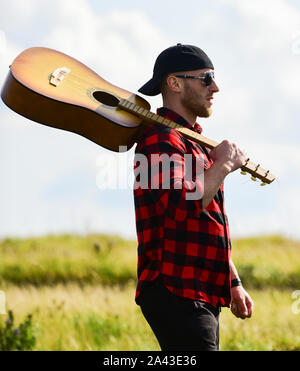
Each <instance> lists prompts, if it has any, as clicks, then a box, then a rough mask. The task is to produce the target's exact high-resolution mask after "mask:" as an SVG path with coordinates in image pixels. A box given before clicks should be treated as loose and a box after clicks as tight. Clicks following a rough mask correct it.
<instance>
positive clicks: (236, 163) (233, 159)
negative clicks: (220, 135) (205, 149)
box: [210, 140, 247, 174]
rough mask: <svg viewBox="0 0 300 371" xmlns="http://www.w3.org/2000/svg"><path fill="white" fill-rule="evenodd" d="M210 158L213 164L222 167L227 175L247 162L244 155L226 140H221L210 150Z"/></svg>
mask: <svg viewBox="0 0 300 371" xmlns="http://www.w3.org/2000/svg"><path fill="white" fill-rule="evenodd" d="M210 157H211V158H212V160H213V161H214V163H215V164H218V165H219V166H221V167H223V168H224V169H225V171H226V172H227V173H228V174H229V173H231V172H233V171H235V170H237V169H239V168H240V167H242V166H243V165H244V164H245V162H246V160H247V157H246V153H245V152H244V151H243V150H241V149H240V148H239V147H237V145H236V144H235V143H231V142H229V141H228V140H223V142H221V143H220V144H219V145H217V146H216V147H215V148H214V149H212V150H211V151H210Z"/></svg>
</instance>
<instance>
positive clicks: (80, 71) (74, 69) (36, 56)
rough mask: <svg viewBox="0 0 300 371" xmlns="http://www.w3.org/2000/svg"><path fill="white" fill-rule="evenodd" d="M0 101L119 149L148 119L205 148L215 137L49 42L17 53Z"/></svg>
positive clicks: (258, 174) (263, 175)
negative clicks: (158, 109) (165, 113)
mask: <svg viewBox="0 0 300 371" xmlns="http://www.w3.org/2000/svg"><path fill="white" fill-rule="evenodd" d="M1 98H2V100H3V102H4V103H5V104H6V105H7V106H8V107H10V108H11V109H12V110H14V111H15V112H17V113H19V114H20V115H22V116H24V117H27V118H29V119H30V120H33V121H36V122H38V123H41V124H44V125H48V126H51V127H54V128H58V129H63V130H68V131H71V132H74V133H77V134H79V135H82V136H84V137H86V138H88V139H90V140H91V141H93V142H95V143H97V144H99V145H101V146H102V147H105V148H107V149H110V150H112V151H119V148H120V146H122V148H125V147H126V148H127V150H129V149H130V148H131V147H132V146H133V145H134V144H135V143H136V142H138V140H139V138H140V136H141V134H142V133H143V131H144V130H145V127H146V126H147V125H148V124H158V125H165V126H168V127H170V128H173V129H176V130H178V131H179V132H180V133H181V134H182V135H183V136H185V137H186V138H188V139H190V140H193V141H195V142H197V143H200V144H201V145H202V146H205V147H207V148H210V149H211V148H214V147H216V146H217V145H218V143H217V142H215V141H213V140H211V139H209V138H206V137H204V136H203V135H200V134H198V133H195V132H194V131H192V130H190V129H188V128H185V127H183V126H181V125H178V124H177V123H175V122H173V121H170V120H168V119H166V118H164V117H162V116H159V115H156V114H154V113H152V112H151V111H150V104H149V103H148V102H147V101H146V100H145V99H143V98H142V97H140V96H138V95H135V94H133V93H131V92H129V91H126V90H124V89H121V88H119V87H117V86H115V85H112V84H110V83H109V82H107V81H106V80H104V79H103V78H102V77H100V76H99V75H98V74H96V73H95V72H94V71H93V70H91V69H90V68H88V67H87V66H85V65H84V64H82V63H81V62H79V61H77V60H76V59H74V58H72V57H70V56H68V55H66V54H64V53H61V52H58V51H56V50H53V49H49V48H41V47H35V48H30V49H26V50H25V51H23V52H22V53H21V54H19V55H18V56H17V57H16V59H15V60H14V61H13V63H12V65H11V66H10V70H9V73H8V75H7V78H6V80H5V83H4V86H3V88H2V91H1ZM241 170H242V173H243V174H246V173H249V174H251V176H252V180H256V178H258V179H260V180H261V181H262V185H265V184H269V183H271V182H273V181H274V179H275V177H274V175H272V174H271V173H270V171H266V170H264V169H263V168H262V167H261V166H260V165H258V164H255V163H253V162H251V161H250V160H247V162H246V163H245V165H244V166H243V167H242V168H241Z"/></svg>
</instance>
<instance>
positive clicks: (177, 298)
mask: <svg viewBox="0 0 300 371" xmlns="http://www.w3.org/2000/svg"><path fill="white" fill-rule="evenodd" d="M139 91H140V92H141V93H143V94H145V95H149V96H154V95H157V94H160V93H161V94H162V99H163V107H162V108H160V109H158V112H157V113H158V114H159V115H161V116H164V117H165V118H167V119H169V120H171V121H175V122H176V123H177V124H180V125H182V126H184V127H186V128H188V129H190V130H192V131H195V132H196V133H201V132H202V128H201V127H200V125H199V124H198V123H197V122H196V118H197V117H209V116H210V115H211V113H212V100H213V96H214V94H215V93H217V92H218V91H219V88H218V86H217V84H216V82H215V80H214V66H213V64H212V62H211V60H210V59H209V57H208V56H207V55H206V54H205V53H204V52H203V51H202V50H201V49H200V48H198V47H195V46H191V45H181V44H177V45H176V46H172V47H170V48H168V49H166V50H164V51H163V52H162V53H161V54H160V55H159V56H158V58H157V60H156V62H155V66H154V71H153V77H152V79H151V80H150V81H148V82H147V83H146V84H145V85H144V86H142V87H141V88H140V89H139ZM163 154H165V155H168V156H170V157H171V156H173V157H172V160H173V161H172V162H171V165H172V166H170V173H169V177H170V187H169V189H166V187H163V180H162V179H163V176H164V175H165V174H164V173H163V172H164V171H166V170H163V169H164V166H163V165H162V166H160V167H157V166H156V165H157V158H158V157H157V156H161V155H163ZM136 155H144V156H145V158H146V159H147V160H148V164H149V166H148V169H146V168H145V169H144V171H145V172H147V174H149V182H148V183H147V184H148V186H147V187H141V186H139V185H137V184H136V185H135V189H134V200H135V212H136V228H137V236H138V243H139V245H138V285H137V291H136V302H137V304H139V305H140V306H141V309H142V312H143V315H144V316H145V318H146V320H147V321H148V323H149V325H150V327H151V328H152V330H153V332H154V334H155V336H156V338H157V340H158V342H159V344H160V347H161V349H162V350H218V349H219V313H220V310H221V307H222V306H228V307H229V306H230V307H231V311H232V313H233V314H234V315H235V316H236V317H239V318H242V319H245V318H247V317H251V315H252V312H253V302H252V300H251V298H250V296H249V295H248V294H247V292H246V291H245V290H244V288H243V287H242V285H241V281H240V279H239V276H238V273H237V270H236V268H235V266H234V264H233V262H232V260H231V242H230V236H229V228H228V220H227V216H226V213H225V209H224V194H223V182H224V180H225V178H226V176H227V175H228V174H229V173H231V172H233V171H235V170H236V169H238V168H240V167H242V166H243V165H244V164H245V162H246V155H245V153H244V152H243V151H242V150H241V149H239V148H238V147H237V146H236V145H235V144H234V143H230V142H229V141H227V140H224V141H223V142H222V143H220V144H219V145H218V146H217V147H216V148H214V149H213V150H211V151H210V152H209V151H208V150H207V149H206V148H204V147H202V146H200V145H199V144H197V143H195V142H193V141H191V140H189V139H186V138H185V137H184V136H183V135H182V134H181V133H179V132H178V131H177V130H176V129H173V128H170V127H165V126H160V125H151V126H150V127H148V128H146V129H145V131H144V133H143V135H142V137H141V138H140V141H139V143H138V144H137V147H136ZM153 155H156V157H155V156H153ZM187 155H190V156H191V157H192V159H193V169H192V170H191V171H192V178H191V179H184V177H183V176H179V175H178V174H183V173H180V172H179V170H178V169H180V168H181V169H182V168H184V166H186V163H185V159H186V156H187ZM161 158H162V157H161ZM154 159H156V160H154ZM151 161H152V162H151ZM155 166H156V167H155ZM137 169H138V170H139V171H140V170H141V169H140V167H138V163H137V161H136V162H135V171H136V172H137ZM154 169H156V170H154ZM153 170H154V171H153ZM139 175H140V174H139ZM155 181H156V182H157V184H158V185H159V186H158V187H157V186H156V187H153V186H152V187H151V185H153V184H154V183H155ZM193 189H195V192H196V191H197V190H198V194H201V197H191V195H192V190H193ZM195 194H197V192H196V193H195Z"/></svg>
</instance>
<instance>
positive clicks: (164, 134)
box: [135, 126, 204, 222]
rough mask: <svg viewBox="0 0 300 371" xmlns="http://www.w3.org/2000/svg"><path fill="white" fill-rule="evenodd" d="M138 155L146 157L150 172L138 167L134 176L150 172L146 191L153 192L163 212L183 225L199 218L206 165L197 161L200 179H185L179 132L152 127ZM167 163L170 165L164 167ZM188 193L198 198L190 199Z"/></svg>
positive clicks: (195, 177)
mask: <svg viewBox="0 0 300 371" xmlns="http://www.w3.org/2000/svg"><path fill="white" fill-rule="evenodd" d="M136 152H138V153H139V154H142V155H144V156H145V158H146V159H147V161H146V162H145V165H146V166H147V167H148V169H145V168H144V167H143V166H140V164H139V166H137V164H136V166H135V170H136V174H135V175H136V176H138V175H139V174H138V173H140V172H144V173H145V170H146V171H147V170H148V171H147V173H148V182H147V188H148V189H151V196H152V197H153V199H154V201H155V202H157V203H158V205H159V207H160V210H161V213H166V214H167V215H168V216H169V217H170V218H171V219H173V220H175V221H178V222H180V221H183V220H186V218H188V217H197V216H198V215H199V214H200V213H201V212H202V195H203V183H202V179H201V178H203V177H202V176H201V175H203V171H204V166H203V165H204V162H203V161H201V159H200V160H199V161H198V162H197V166H198V169H197V174H198V175H197V176H195V175H194V174H193V175H192V176H191V177H190V178H189V179H186V177H185V176H183V175H185V174H186V167H187V165H186V160H187V158H186V157H185V156H186V153H187V149H186V148H185V144H184V141H183V138H182V136H181V134H180V133H179V132H178V131H176V130H175V129H171V128H168V127H165V128H161V127H160V128H159V130H158V129H157V127H155V126H154V127H151V128H150V129H148V131H147V137H146V139H145V140H144V141H142V142H140V145H139V146H138V148H137V149H136ZM170 159H171V161H170ZM164 163H165V164H169V165H170V166H164V165H163V164H164ZM194 165H195V164H194ZM193 170H194V172H195V169H193ZM189 193H190V194H192V193H193V194H194V195H196V196H197V195H198V197H191V198H195V199H190V198H189V197H188V194H189Z"/></svg>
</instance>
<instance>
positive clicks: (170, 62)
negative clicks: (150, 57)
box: [139, 44, 214, 96]
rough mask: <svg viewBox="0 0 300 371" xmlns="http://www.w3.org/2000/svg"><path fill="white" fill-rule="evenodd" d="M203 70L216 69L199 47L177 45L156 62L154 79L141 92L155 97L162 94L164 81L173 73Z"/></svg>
mask: <svg viewBox="0 0 300 371" xmlns="http://www.w3.org/2000/svg"><path fill="white" fill-rule="evenodd" d="M202 68H210V69H212V70H213V69H214V66H213V64H212V61H211V60H210V59H209V57H208V56H207V54H205V53H204V51H203V50H202V49H200V48H198V47H197V46H193V45H183V44H177V45H175V46H171V47H169V48H168V49H165V50H164V51H163V52H161V53H160V54H159V56H158V57H157V59H156V61H155V65H154V69H153V77H152V79H151V80H149V81H148V82H147V83H146V84H145V85H143V86H142V87H141V88H140V89H139V92H140V93H142V94H145V95H150V96H154V95H157V94H159V93H160V88H161V83H162V81H163V79H164V78H165V77H166V76H167V75H168V74H169V73H173V72H182V71H193V70H200V69H202Z"/></svg>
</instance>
